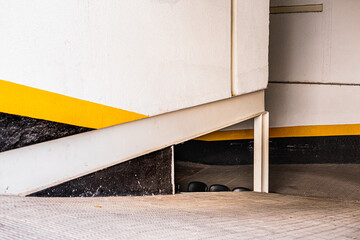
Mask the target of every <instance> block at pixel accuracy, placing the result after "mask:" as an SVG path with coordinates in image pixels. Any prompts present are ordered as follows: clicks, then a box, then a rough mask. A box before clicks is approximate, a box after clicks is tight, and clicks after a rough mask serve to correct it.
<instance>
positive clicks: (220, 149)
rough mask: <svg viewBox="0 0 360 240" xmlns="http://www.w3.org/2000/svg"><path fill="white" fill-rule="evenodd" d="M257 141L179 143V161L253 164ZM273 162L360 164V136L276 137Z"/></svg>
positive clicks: (176, 152) (176, 157)
mask: <svg viewBox="0 0 360 240" xmlns="http://www.w3.org/2000/svg"><path fill="white" fill-rule="evenodd" d="M253 145H254V141H253V140H229V141H196V140H191V141H188V142H185V143H183V144H179V145H176V146H175V160H176V161H183V162H194V163H203V164H211V165H246V164H252V163H253V151H254V149H253ZM269 151H270V158H269V159H270V160H269V161H270V163H271V164H311V163H314V164H315V163H316V164H319V163H320V164H321V163H327V164H329V163H334V164H347V163H355V164H360V136H330V137H329V136H327V137H291V138H272V139H270V142H269Z"/></svg>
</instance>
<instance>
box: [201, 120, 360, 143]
mask: <svg viewBox="0 0 360 240" xmlns="http://www.w3.org/2000/svg"><path fill="white" fill-rule="evenodd" d="M348 135H360V124H344V125H315V126H296V127H279V128H270V134H269V136H270V138H284V137H322V136H348ZM253 138H254V130H252V129H244V130H233V131H218V132H213V133H210V134H207V135H204V136H202V137H199V138H196V139H195V140H201V141H225V140H242V139H253Z"/></svg>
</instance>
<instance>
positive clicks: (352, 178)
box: [175, 162, 360, 200]
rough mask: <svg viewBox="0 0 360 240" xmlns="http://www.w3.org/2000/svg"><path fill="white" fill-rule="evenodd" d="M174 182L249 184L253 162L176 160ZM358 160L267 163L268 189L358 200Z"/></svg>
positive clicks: (182, 188)
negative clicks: (209, 162) (221, 164)
mask: <svg viewBox="0 0 360 240" xmlns="http://www.w3.org/2000/svg"><path fill="white" fill-rule="evenodd" d="M175 171H176V174H175V177H176V186H177V189H178V190H180V191H186V187H187V185H188V183H189V182H191V181H201V182H204V183H206V184H208V186H210V185H211V184H223V185H226V186H228V187H229V188H231V189H232V188H235V187H246V188H250V189H252V186H253V180H252V177H253V166H252V165H237V166H218V165H205V164H196V163H186V162H176V167H175ZM359 172H360V164H279V165H270V192H273V193H274V192H276V193H282V194H291V195H302V196H315V197H327V198H337V199H348V200H360V175H359Z"/></svg>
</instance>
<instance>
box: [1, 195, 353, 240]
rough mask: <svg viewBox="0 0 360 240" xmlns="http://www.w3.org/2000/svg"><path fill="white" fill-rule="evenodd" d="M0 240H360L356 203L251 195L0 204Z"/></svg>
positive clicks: (5, 200) (3, 199) (16, 199)
mask: <svg viewBox="0 0 360 240" xmlns="http://www.w3.org/2000/svg"><path fill="white" fill-rule="evenodd" d="M0 238H1V239H12V240H14V239H47V240H48V239H181V240H183V239H276V240H279V239H336V240H338V239H360V203H359V202H349V201H348V202H346V201H334V200H328V199H317V198H305V197H292V196H282V195H277V194H262V193H252V192H246V193H244V192H240V193H239V192H238V193H232V192H231V193H229V192H228V193H188V194H178V195H175V196H172V195H170V196H148V197H107V198H23V197H5V196H2V197H0Z"/></svg>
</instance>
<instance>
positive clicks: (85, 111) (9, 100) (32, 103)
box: [0, 80, 148, 129]
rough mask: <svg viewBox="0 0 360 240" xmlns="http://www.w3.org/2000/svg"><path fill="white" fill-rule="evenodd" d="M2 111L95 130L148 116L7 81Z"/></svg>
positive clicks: (2, 85)
mask: <svg viewBox="0 0 360 240" xmlns="http://www.w3.org/2000/svg"><path fill="white" fill-rule="evenodd" d="M0 112H4V113H9V114H16V115H21V116H26V117H32V118H38V119H44V120H48V121H54V122H60V123H66V124H72V125H76V126H81V127H88V128H95V129H99V128H105V127H109V126H113V125H117V124H121V123H125V122H131V121H135V120H138V119H142V118H146V117H148V116H146V115H143V114H139V113H134V112H130V111H126V110H122V109H118V108H113V107H109V106H105V105H101V104H97V103H93V102H89V101H85V100H81V99H77V98H72V97H68V96H64V95H61V94H57V93H53V92H48V91H44V90H40V89H36V88H32V87H27V86H24V85H20V84H16V83H12V82H8V81H4V80H0Z"/></svg>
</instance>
